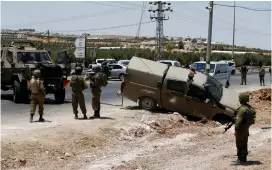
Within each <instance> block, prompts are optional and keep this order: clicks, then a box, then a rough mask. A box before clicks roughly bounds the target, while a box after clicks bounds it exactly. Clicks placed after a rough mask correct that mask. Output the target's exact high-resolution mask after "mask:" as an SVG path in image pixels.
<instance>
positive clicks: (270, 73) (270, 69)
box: [269, 66, 271, 76]
mask: <svg viewBox="0 0 272 170" xmlns="http://www.w3.org/2000/svg"><path fill="white" fill-rule="evenodd" d="M269 74H270V76H271V66H270V67H269Z"/></svg>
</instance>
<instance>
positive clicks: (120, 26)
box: [54, 21, 154, 32]
mask: <svg viewBox="0 0 272 170" xmlns="http://www.w3.org/2000/svg"><path fill="white" fill-rule="evenodd" d="M152 22H154V21H147V22H142V23H141V24H149V23H152ZM135 25H139V23H136V24H128V25H119V26H113V27H104V28H94V29H87V30H70V31H68V30H64V31H54V32H86V31H97V30H107V29H115V28H124V27H131V26H135Z"/></svg>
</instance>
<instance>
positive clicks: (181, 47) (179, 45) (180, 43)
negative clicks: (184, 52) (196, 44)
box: [178, 41, 184, 49]
mask: <svg viewBox="0 0 272 170" xmlns="http://www.w3.org/2000/svg"><path fill="white" fill-rule="evenodd" d="M183 47H184V45H183V42H182V41H180V42H179V43H178V48H179V49H183Z"/></svg>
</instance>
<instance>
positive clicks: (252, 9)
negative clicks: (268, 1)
mask: <svg viewBox="0 0 272 170" xmlns="http://www.w3.org/2000/svg"><path fill="white" fill-rule="evenodd" d="M214 5H217V6H224V7H231V8H234V7H236V8H243V9H247V10H251V11H271V9H254V8H248V7H243V6H237V5H236V6H232V5H223V4H214Z"/></svg>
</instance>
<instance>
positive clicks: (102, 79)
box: [95, 72, 108, 87]
mask: <svg viewBox="0 0 272 170" xmlns="http://www.w3.org/2000/svg"><path fill="white" fill-rule="evenodd" d="M95 80H99V82H98V85H99V86H100V87H101V86H104V87H105V86H106V85H107V84H108V80H107V77H106V74H104V73H101V72H99V73H97V74H95ZM95 83H96V82H95Z"/></svg>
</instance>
